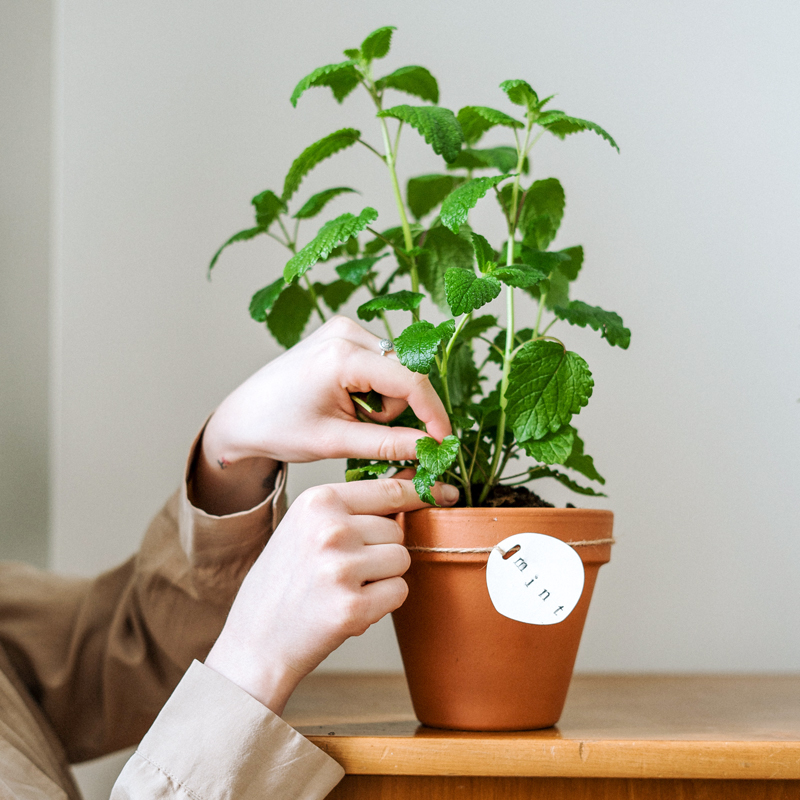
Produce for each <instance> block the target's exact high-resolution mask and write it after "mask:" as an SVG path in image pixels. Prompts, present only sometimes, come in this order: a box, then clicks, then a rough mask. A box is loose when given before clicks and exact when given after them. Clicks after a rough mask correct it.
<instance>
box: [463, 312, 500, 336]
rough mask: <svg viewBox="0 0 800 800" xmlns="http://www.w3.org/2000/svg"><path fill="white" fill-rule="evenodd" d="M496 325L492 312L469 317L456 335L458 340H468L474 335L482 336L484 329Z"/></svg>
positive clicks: (486, 329) (487, 329) (489, 328)
mask: <svg viewBox="0 0 800 800" xmlns="http://www.w3.org/2000/svg"><path fill="white" fill-rule="evenodd" d="M495 325H497V317H495V316H493V315H492V314H484V315H483V316H482V317H475V318H474V319H471V320H470V321H469V322H468V323H467V324H466V325H465V326H464V327H463V328H462V329H461V333H460V334H459V335H458V338H459V340H460V341H465V342H468V341H470V340H471V339H474V338H475V337H476V336H483V334H484V333H486V331H489V330H491V329H492V328H494V326H495Z"/></svg>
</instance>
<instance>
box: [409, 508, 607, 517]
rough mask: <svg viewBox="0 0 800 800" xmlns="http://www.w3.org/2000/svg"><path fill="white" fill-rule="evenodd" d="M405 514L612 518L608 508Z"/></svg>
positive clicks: (452, 510) (441, 510)
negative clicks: (583, 515)
mask: <svg viewBox="0 0 800 800" xmlns="http://www.w3.org/2000/svg"><path fill="white" fill-rule="evenodd" d="M403 513H404V514H405V515H406V516H411V515H412V514H413V515H414V516H424V515H426V514H428V515H435V516H438V515H440V514H452V515H453V516H456V517H457V516H462V517H466V516H475V515H476V514H478V515H480V516H486V517H490V516H497V515H498V514H500V515H502V516H504V517H515V516H516V517H525V516H530V515H532V514H533V515H535V516H543V517H558V516H562V515H563V516H570V517H574V516H578V515H582V514H585V515H587V516H596V517H605V516H610V517H612V518H613V516H614V512H613V511H611V510H610V509H608V508H489V507H486V506H484V507H480V508H477V507H473V508H464V507H459V508H418V509H417V510H416V511H405V512H403Z"/></svg>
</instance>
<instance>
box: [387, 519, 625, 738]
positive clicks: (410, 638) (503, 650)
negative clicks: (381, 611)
mask: <svg viewBox="0 0 800 800" xmlns="http://www.w3.org/2000/svg"><path fill="white" fill-rule="evenodd" d="M613 520H614V515H613V514H612V513H611V512H610V511H602V510H595V509H566V508H530V509H527V508H511V509H494V508H476V509H472V508H454V509H436V508H432V509H423V510H421V511H414V512H411V513H409V514H401V515H399V516H398V522H400V524H401V525H402V526H403V529H404V531H405V544H406V546H407V547H412V546H416V547H452V548H472V547H476V548H477V547H492V546H494V545H495V544H497V543H498V542H501V541H502V540H503V539H505V538H506V537H508V536H511V535H512V534H515V533H524V532H527V533H543V534H547V535H548V536H554V537H556V538H558V539H561V540H562V541H565V542H569V541H586V540H594V539H610V538H611V528H612V524H613ZM576 552H578V553H579V554H580V556H581V559H582V561H583V564H584V568H585V582H584V587H583V593H582V595H581V598H580V600H579V601H578V604H577V606H576V607H575V609H574V610H573V612H572V613H571V614H570V615H569V617H567V618H566V619H565V620H564V621H563V622H560V623H558V624H557V625H528V624H526V623H523V622H517V621H515V620H512V619H509V618H508V617H504V616H503V615H502V614H500V613H498V612H497V611H496V610H495V608H494V606H493V605H492V602H491V600H490V599H489V592H488V589H487V588H486V561H487V558H488V554H486V553H481V554H468V555H467V554H452V553H446V554H444V553H419V552H412V553H411V567H410V569H409V570H408V572H407V573H406V574H405V576H404V577H405V579H406V581H407V582H408V588H409V592H408V599H407V600H406V601H405V603H404V604H403V605H402V606H401V608H399V609H398V610H397V611H395V612H394V614H393V615H392V616H393V618H394V626H395V631H396V632H397V639H398V641H399V643H400V652H401V654H402V656H403V664H404V666H405V671H406V677H407V679H408V685H409V689H410V691H411V699H412V701H413V703H414V711H415V713H416V715H417V718H418V719H419V720H420V722H422V723H423V724H425V725H430V726H432V727H435V728H451V729H456V730H483V731H492V730H494V731H511V730H532V729H534V728H546V727H549V726H550V725H554V724H555V723H556V722H557V721H558V719H559V717H560V716H561V711H562V709H563V707H564V700H565V699H566V696H567V689H568V688H569V682H570V678H571V677H572V670H573V667H574V665H575V657H576V656H577V653H578V645H579V644H580V638H581V633H582V632H583V624H584V621H585V620H586V613H587V611H588V610H589V601H590V600H591V597H592V591H593V589H594V584H595V580H596V578H597V571H598V569H599V568H600V565H601V564H605V563H606V562H607V561H608V560H609V559H610V557H611V545H610V544H600V545H590V546H582V547H577V548H576Z"/></svg>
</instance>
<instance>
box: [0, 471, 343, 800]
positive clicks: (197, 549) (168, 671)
mask: <svg viewBox="0 0 800 800" xmlns="http://www.w3.org/2000/svg"><path fill="white" fill-rule="evenodd" d="M284 482H285V470H282V471H281V472H280V473H279V475H278V478H277V481H276V487H275V490H274V491H273V492H272V494H270V496H269V497H268V498H267V499H266V500H265V501H264V502H263V503H261V504H260V505H258V506H257V507H256V508H254V509H252V510H250V511H248V512H245V513H241V514H233V515H230V516H227V517H212V516H210V515H208V514H206V513H204V512H203V511H200V510H198V509H197V508H195V507H193V506H192V505H191V503H190V502H189V500H188V496H187V489H186V483H185V482H184V486H183V488H182V490H181V491H179V492H177V493H176V494H175V495H174V496H173V497H172V498H171V499H170V500H169V501H168V502H167V504H166V505H165V507H164V508H163V509H162V510H161V512H160V513H159V514H158V516H157V517H156V518H155V519H154V520H153V521H152V523H151V524H150V527H149V529H148V531H147V534H146V536H145V538H144V541H143V543H142V546H141V549H140V550H139V552H138V554H137V555H135V556H134V557H132V558H131V559H130V560H129V561H127V562H126V563H125V564H123V565H122V566H120V567H118V568H116V569H114V570H111V571H109V572H107V573H105V574H103V575H101V576H100V577H98V578H96V579H94V580H88V579H78V578H63V577H58V576H55V575H52V574H49V573H45V572H41V571H39V570H35V569H33V568H32V567H28V566H25V565H23V564H0V800H7V799H13V800H23V799H24V800H51V799H52V800H55V798H70V800H76V799H77V798H79V797H80V795H79V792H78V789H77V787H76V786H75V783H74V781H73V779H72V776H71V774H70V771H69V767H68V765H69V764H70V763H76V762H79V761H85V760H87V759H91V758H95V757H97V756H100V755H104V754H106V753H111V752H113V751H115V750H119V749H121V748H124V747H129V746H131V745H133V744H135V743H136V742H139V741H140V740H141V743H140V744H139V747H138V749H137V751H136V753H135V754H134V755H133V756H132V757H131V759H130V760H129V761H128V763H127V765H126V766H125V768H124V769H123V771H122V773H121V775H120V777H119V779H118V780H117V783H116V784H115V786H114V789H113V791H112V795H111V796H112V798H113V800H123V798H142V799H144V798H150V800H154V799H155V800H157V799H159V798H186V800H190V798H191V800H211V798H221V797H224V798H230V800H240V798H241V800H248V799H249V798H256V797H258V798H308V799H309V800H312V799H313V798H323V797H325V796H326V795H327V794H328V792H330V790H331V789H332V788H333V787H334V786H335V785H336V784H337V783H338V782H339V780H341V778H342V776H343V775H344V771H343V770H342V768H341V767H340V766H339V765H338V764H337V763H336V762H335V761H333V759H331V758H330V757H329V756H327V755H326V754H324V753H323V752H322V751H321V750H319V749H318V748H316V747H315V746H314V745H312V744H311V743H310V742H309V741H308V740H307V739H305V738H304V737H303V736H301V735H300V734H299V733H297V732H296V731H295V730H293V729H292V728H290V727H289V726H288V725H287V724H286V723H285V722H283V720H281V719H280V718H279V717H277V716H275V714H273V713H272V712H271V711H269V709H267V708H266V707H264V706H263V705H261V703H259V702H258V701H257V700H255V699H254V698H252V697H251V696H250V695H248V694H247V693H246V692H244V691H242V690H241V689H239V688H238V687H237V686H235V685H234V684H232V683H230V682H229V681H228V680H226V679H225V678H223V677H222V676H221V675H219V674H217V673H216V672H214V671H213V670H210V669H209V668H207V667H205V666H204V665H202V664H201V663H199V662H198V661H194V663H193V659H203V658H205V656H206V654H207V652H208V650H209V649H210V647H211V645H212V643H213V642H214V640H215V638H216V636H217V635H218V633H219V631H220V630H221V628H222V625H223V623H224V621H225V617H226V615H227V612H228V610H229V608H230V605H231V603H232V601H233V598H234V596H235V594H236V591H237V589H238V587H239V584H240V583H241V581H242V579H243V577H244V575H245V574H246V572H247V570H248V569H249V568H250V566H251V565H252V563H253V562H254V561H255V559H256V558H257V557H258V554H259V553H260V552H261V550H262V549H263V547H264V546H265V544H266V542H267V540H268V538H269V536H270V534H271V533H272V531H273V530H274V527H275V526H276V525H277V522H278V521H279V520H280V517H281V516H282V513H283V503H284V493H283V489H284ZM110 527H111V535H113V526H110ZM187 670H188V671H187ZM184 673H185V674H184ZM176 686H177V688H176ZM170 695H171V696H170ZM165 702H166V705H164V704H165ZM162 706H164V708H163V710H161V709H162ZM159 712H160V713H159ZM156 717H158V718H157V719H156ZM154 720H155V722H154ZM148 729H149V730H148ZM142 737H144V738H142Z"/></svg>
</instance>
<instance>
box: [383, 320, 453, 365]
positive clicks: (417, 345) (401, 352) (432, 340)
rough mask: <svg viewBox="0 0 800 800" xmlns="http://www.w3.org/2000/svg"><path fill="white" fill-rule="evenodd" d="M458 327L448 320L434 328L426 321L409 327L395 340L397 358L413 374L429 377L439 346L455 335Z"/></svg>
mask: <svg viewBox="0 0 800 800" xmlns="http://www.w3.org/2000/svg"><path fill="white" fill-rule="evenodd" d="M455 329H456V325H455V322H453V320H451V319H448V320H446V321H445V322H443V323H442V324H441V325H438V326H436V327H434V326H433V325H432V324H431V323H430V322H425V321H424V320H422V321H420V322H414V323H413V324H411V325H409V326H408V327H407V328H406V329H405V330H404V331H403V332H402V333H401V334H400V335H399V336H398V337H397V338H396V339H395V340H394V347H395V350H396V352H397V357H398V358H399V359H400V363H401V364H403V366H405V367H408V369H410V370H411V371H412V372H420V373H422V374H423V375H427V374H428V373H429V372H430V369H431V365H432V364H433V362H434V361H435V359H436V353H437V352H438V351H439V344H440V342H441V341H442V340H443V339H449V338H450V337H451V336H452V335H453V334H454V333H455Z"/></svg>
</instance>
